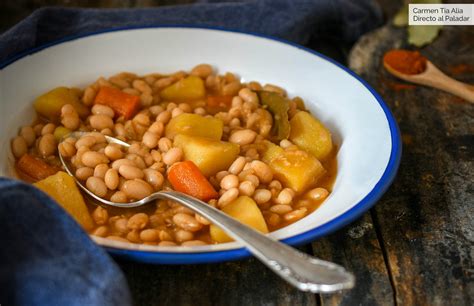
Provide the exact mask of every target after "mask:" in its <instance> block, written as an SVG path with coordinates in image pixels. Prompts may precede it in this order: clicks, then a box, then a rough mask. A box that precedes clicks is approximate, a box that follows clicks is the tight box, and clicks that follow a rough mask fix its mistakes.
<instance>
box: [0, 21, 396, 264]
mask: <svg viewBox="0 0 474 306" xmlns="http://www.w3.org/2000/svg"><path fill="white" fill-rule="evenodd" d="M154 28H158V29H159V28H184V29H202V30H214V31H222V32H230V33H239V34H246V35H250V36H255V37H259V38H264V39H268V40H272V41H276V42H279V43H282V44H285V45H289V46H292V47H295V48H297V49H300V50H303V51H306V52H308V53H310V54H312V55H314V56H316V57H319V58H322V59H324V60H326V61H328V62H330V63H332V64H334V65H336V66H337V67H339V68H341V69H342V70H344V71H345V72H346V73H348V74H349V75H351V76H352V77H354V78H355V79H356V80H358V81H359V82H360V83H361V84H363V85H364V86H365V87H366V88H367V89H368V90H369V91H370V93H371V94H372V95H373V96H374V97H375V99H376V100H377V102H378V103H379V105H380V107H381V108H382V109H383V111H384V113H385V116H386V118H387V121H388V124H389V128H390V134H391V141H392V150H391V152H390V158H389V162H388V164H387V167H386V168H385V171H384V173H383V175H382V177H381V178H380V180H379V181H378V182H377V184H376V185H375V186H374V188H372V190H371V191H370V192H369V193H368V194H367V195H366V196H365V197H364V198H363V199H362V200H361V201H359V202H358V203H357V204H356V205H354V206H353V207H352V208H351V209H349V210H348V211H346V212H345V213H343V214H342V215H340V216H338V217H336V218H335V219H333V220H331V221H329V222H326V223H324V224H323V225H320V226H318V227H316V228H313V229H310V230H308V231H306V232H304V233H301V234H299V235H296V236H294V237H290V238H286V239H283V240H281V241H282V242H284V243H286V244H289V245H300V244H304V243H308V242H311V241H314V240H316V239H317V238H320V237H322V236H325V235H328V234H329V233H332V232H334V231H336V230H338V229H340V228H342V227H344V226H346V225H347V224H349V223H351V222H352V221H354V220H355V219H357V218H359V217H360V216H361V215H362V214H363V213H364V212H366V211H367V210H369V209H370V208H371V207H372V206H373V205H375V203H376V202H377V201H378V200H379V199H380V198H381V197H382V195H383V194H384V193H385V191H387V189H388V187H389V186H390V185H391V184H392V182H393V180H394V179H395V176H396V174H397V170H398V167H399V165H400V159H401V154H402V143H401V136H400V130H399V128H398V125H397V122H396V120H395V118H394V117H393V114H392V112H391V111H390V109H389V107H388V106H387V105H386V104H385V102H384V101H383V99H382V98H381V97H380V95H379V94H378V93H377V92H376V91H375V90H374V89H373V88H372V87H371V86H370V85H369V84H368V83H367V82H366V81H365V80H364V79H362V78H361V77H360V76H358V75H357V74H356V73H355V72H353V71H352V70H350V69H349V68H347V67H345V66H344V65H342V64H340V63H338V62H337V61H335V60H333V59H331V58H329V57H327V56H325V55H323V54H320V53H319V52H317V51H314V50H312V49H309V48H306V47H303V46H301V45H299V44H297V43H294V42H291V41H288V40H285V39H282V38H278V37H273V36H270V35H265V34H260V33H255V32H250V31H241V30H235V29H228V28H223V27H217V26H206V25H179V24H176V25H172V24H170V25H142V26H127V27H117V28H111V29H105V30H99V31H94V32H89V33H84V34H78V35H72V36H67V37H64V38H61V39H59V40H55V41H52V42H49V43H46V44H43V45H41V46H38V47H35V48H31V49H27V50H25V51H22V52H20V53H18V54H17V55H14V56H12V57H10V58H8V59H6V60H4V61H3V62H1V63H0V70H2V69H3V68H5V67H7V66H8V65H10V64H12V63H14V62H15V61H17V60H19V59H21V58H23V57H25V56H28V55H31V54H34V53H36V52H39V51H41V50H43V49H46V48H49V47H52V46H55V45H58V44H61V43H64V42H69V41H72V40H76V39H80V38H84V37H88V36H94V35H100V34H105V33H109V32H117V31H126V30H139V29H154ZM105 249H106V250H107V251H108V252H109V253H110V254H112V255H114V256H117V257H121V258H126V259H130V260H135V261H140V262H145V263H157V264H199V263H213V262H223V261H229V260H238V259H242V258H246V257H249V256H250V255H251V254H250V253H249V252H248V251H247V249H245V248H239V249H233V250H224V251H209V252H199V253H172V252H156V251H138V250H126V249H118V248H112V247H105Z"/></svg>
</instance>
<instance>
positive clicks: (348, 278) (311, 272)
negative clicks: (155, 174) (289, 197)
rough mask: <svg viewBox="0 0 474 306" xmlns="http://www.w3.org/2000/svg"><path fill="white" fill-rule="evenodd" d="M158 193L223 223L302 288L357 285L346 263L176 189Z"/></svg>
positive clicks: (321, 290) (317, 289) (322, 290)
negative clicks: (294, 243) (327, 258)
mask: <svg viewBox="0 0 474 306" xmlns="http://www.w3.org/2000/svg"><path fill="white" fill-rule="evenodd" d="M156 197H157V198H164V199H168V200H173V201H176V202H178V203H180V204H182V205H184V206H186V207H188V208H189V209H191V210H193V211H194V212H196V213H198V214H200V215H202V216H203V217H205V218H207V219H208V220H209V221H211V222H212V223H214V224H215V225H217V226H219V227H221V228H222V229H223V230H224V231H225V232H227V233H228V234H229V235H230V236H231V237H232V238H234V239H235V240H237V241H239V242H241V243H242V244H244V245H245V246H246V247H247V249H248V250H249V251H250V252H251V253H252V254H253V255H254V256H255V257H257V258H258V259H259V260H260V261H261V262H263V263H264V264H265V265H266V266H267V267H269V268H270V269H271V270H273V271H274V272H275V273H276V274H278V275H279V276H281V277H282V278H283V279H284V280H286V281H287V282H289V283H290V284H292V285H293V286H295V287H297V288H298V289H300V290H302V291H310V292H313V293H328V292H334V291H339V290H342V289H350V288H352V287H353V286H354V282H355V279H354V276H353V275H352V274H351V273H349V272H347V271H346V270H345V269H344V268H343V267H341V266H339V265H336V264H334V263H331V262H328V261H324V260H320V259H317V258H315V257H311V256H309V255H307V254H305V253H302V252H300V251H298V250H296V249H294V248H292V247H290V246H287V245H285V244H283V243H281V242H279V241H276V240H273V239H270V238H268V237H267V236H265V235H263V234H261V233H259V232H257V231H255V230H253V229H251V228H250V227H248V226H246V225H244V224H242V223H240V222H238V221H236V220H235V219H233V218H231V217H229V216H227V215H226V214H224V213H222V212H221V211H219V210H217V209H215V208H214V207H212V206H210V205H208V204H206V203H204V202H202V201H199V200H197V199H194V198H192V197H190V196H188V195H185V194H183V193H180V192H175V191H163V192H159V193H157V194H156Z"/></svg>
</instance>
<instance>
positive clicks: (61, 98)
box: [34, 87, 89, 122]
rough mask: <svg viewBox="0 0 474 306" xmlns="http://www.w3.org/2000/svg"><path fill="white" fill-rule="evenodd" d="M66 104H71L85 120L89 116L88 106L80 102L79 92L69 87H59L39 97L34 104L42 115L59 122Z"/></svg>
mask: <svg viewBox="0 0 474 306" xmlns="http://www.w3.org/2000/svg"><path fill="white" fill-rule="evenodd" d="M65 104H71V105H72V106H73V107H74V109H75V110H76V112H77V113H78V114H79V116H80V117H83V118H84V117H86V116H87V115H88V114H89V109H88V108H87V106H85V105H84V104H82V103H81V102H80V101H79V97H78V95H77V92H76V91H75V90H71V89H70V88H67V87H58V88H55V89H53V90H51V91H48V92H47V93H45V94H44V95H41V96H39V97H38V98H36V101H35V102H34V107H35V110H36V111H37V112H38V113H39V114H40V115H42V116H44V117H46V118H47V119H49V120H51V121H53V122H57V121H59V117H60V115H61V108H62V107H63V106H64V105H65Z"/></svg>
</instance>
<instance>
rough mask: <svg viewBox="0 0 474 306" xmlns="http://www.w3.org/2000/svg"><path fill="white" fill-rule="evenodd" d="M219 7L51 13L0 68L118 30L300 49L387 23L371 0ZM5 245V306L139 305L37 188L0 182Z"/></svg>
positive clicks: (12, 33) (28, 22) (0, 49)
mask: <svg viewBox="0 0 474 306" xmlns="http://www.w3.org/2000/svg"><path fill="white" fill-rule="evenodd" d="M215 2H216V1H199V3H197V4H194V5H184V6H170V7H161V8H147V9H128V10H126V9H105V10H102V9H73V8H43V9H40V10H37V11H36V12H34V13H33V14H32V15H30V16H29V17H28V18H26V19H25V20H23V21H22V22H20V23H19V24H17V25H16V26H14V27H13V28H11V29H10V30H8V31H6V32H4V33H3V34H2V35H0V62H2V61H4V60H5V59H8V58H10V57H12V56H13V55H15V54H17V53H19V52H21V51H24V50H27V49H30V48H33V47H37V46H40V45H42V44H45V43H47V42H51V41H53V40H56V39H60V38H63V37H66V36H70V35H76V34H84V33H88V32H93V31H100V30H104V29H109V28H116V27H128V26H141V25H160V24H181V25H190V24H193V25H206V26H218V27H224V28H230V29H237V30H243V31H252V32H259V33H263V34H267V35H274V36H277V37H280V38H284V39H288V40H291V41H294V42H297V43H300V44H306V43H307V42H308V41H309V40H310V39H312V40H313V39H327V38H331V39H332V40H337V41H339V42H342V43H351V42H353V41H355V40H356V39H357V38H358V37H359V36H360V35H362V34H363V33H365V32H367V31H369V30H371V29H373V28H375V27H376V26H378V25H379V24H380V23H381V21H382V17H381V12H380V10H379V9H378V7H377V6H376V5H375V4H374V3H373V2H372V1H371V0H357V1H353V0H262V1H233V2H231V1H225V2H222V1H221V2H220V3H215ZM217 2H219V1H217ZM0 103H2V102H1V101H0ZM7 149H8V148H4V150H7ZM0 244H1V247H0V304H1V305H130V304H131V298H130V294H129V289H128V287H127V283H126V280H125V278H124V276H123V274H122V272H121V271H120V270H119V269H118V267H117V266H116V264H115V263H114V261H113V260H111V258H110V257H109V256H108V255H107V254H106V253H105V252H104V250H102V249H101V248H99V247H97V246H96V245H95V244H94V243H93V242H92V241H91V240H90V239H89V238H88V236H87V235H86V233H85V232H84V231H83V230H82V229H81V228H80V227H79V226H78V225H77V224H76V223H75V222H74V221H73V219H72V218H70V217H69V216H68V215H67V214H66V213H65V212H64V211H63V210H62V209H61V208H60V207H59V206H57V205H56V204H55V202H54V201H53V200H51V199H50V198H49V197H47V196H46V195H45V194H43V193H42V192H40V191H39V190H36V189H35V188H33V187H31V186H28V185H25V184H22V183H19V182H16V181H12V180H9V179H0ZM151 289H152V288H143V290H151Z"/></svg>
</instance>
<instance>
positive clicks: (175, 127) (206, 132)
mask: <svg viewBox="0 0 474 306" xmlns="http://www.w3.org/2000/svg"><path fill="white" fill-rule="evenodd" d="M223 127H224V123H223V122H222V120H220V119H217V118H206V117H203V116H200V115H196V114H187V113H184V114H181V115H179V116H176V117H174V118H173V119H171V121H170V122H169V123H168V124H167V125H166V137H168V138H170V139H173V138H174V136H176V135H177V134H183V135H188V136H198V137H207V138H211V139H214V140H220V139H221V137H222V129H223Z"/></svg>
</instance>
